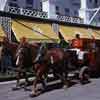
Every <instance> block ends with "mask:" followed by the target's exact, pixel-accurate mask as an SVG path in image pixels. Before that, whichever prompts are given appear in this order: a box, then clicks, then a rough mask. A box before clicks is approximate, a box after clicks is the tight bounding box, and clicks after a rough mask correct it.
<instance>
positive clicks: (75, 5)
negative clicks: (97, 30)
mask: <svg viewBox="0 0 100 100" xmlns="http://www.w3.org/2000/svg"><path fill="white" fill-rule="evenodd" d="M42 3H43V6H42V9H43V11H46V12H48V16H49V18H51V19H56V18H57V15H65V16H72V17H81V18H83V19H84V23H85V24H88V22H89V20H90V19H91V17H92V16H93V14H94V13H95V12H94V11H86V9H89V8H90V9H93V8H97V7H99V6H100V0H42ZM83 9H84V10H83ZM93 20H94V21H95V23H96V22H100V17H99V14H97V16H96V17H95V18H94V19H93Z"/></svg>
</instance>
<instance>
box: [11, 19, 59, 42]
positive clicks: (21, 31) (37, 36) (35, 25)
mask: <svg viewBox="0 0 100 100" xmlns="http://www.w3.org/2000/svg"><path fill="white" fill-rule="evenodd" d="M12 31H13V32H14V35H15V37H16V39H17V40H18V41H19V40H20V39H21V38H22V37H25V38H27V39H28V41H30V42H49V43H50V42H58V41H59V38H58V35H57V34H56V33H54V32H53V30H52V25H51V24H48V23H43V22H35V21H26V20H12Z"/></svg>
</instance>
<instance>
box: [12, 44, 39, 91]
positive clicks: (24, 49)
mask: <svg viewBox="0 0 100 100" xmlns="http://www.w3.org/2000/svg"><path fill="white" fill-rule="evenodd" d="M36 54H37V46H34V45H33V46H32V45H30V44H28V45H27V46H21V47H20V48H19V49H18V50H17V52H16V67H17V68H16V79H17V83H16V87H15V88H13V89H14V90H16V89H19V88H20V79H21V78H22V77H24V78H25V81H26V82H25V88H26V85H27V83H28V82H29V81H28V77H27V71H28V70H29V69H30V67H32V66H33V60H34V59H35V57H36Z"/></svg>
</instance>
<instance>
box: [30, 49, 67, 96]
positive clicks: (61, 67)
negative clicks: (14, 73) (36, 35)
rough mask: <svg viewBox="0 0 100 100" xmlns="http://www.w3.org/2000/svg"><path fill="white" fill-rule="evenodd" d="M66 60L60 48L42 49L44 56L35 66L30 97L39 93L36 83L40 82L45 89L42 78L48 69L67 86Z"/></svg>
mask: <svg viewBox="0 0 100 100" xmlns="http://www.w3.org/2000/svg"><path fill="white" fill-rule="evenodd" d="M66 58H67V56H66V55H65V53H64V51H63V49H61V48H51V49H47V48H46V49H44V54H43V56H42V60H41V61H39V62H37V63H36V64H35V69H36V79H35V80H34V82H33V89H32V94H31V96H32V97H33V96H37V95H39V93H40V92H38V88H37V82H38V80H42V84H43V87H44V89H45V83H44V80H43V77H44V75H45V73H46V72H48V69H49V68H51V69H52V70H53V74H54V76H56V77H59V78H60V79H61V81H62V82H63V83H64V84H66V85H68V80H66V78H67V77H66V76H67V66H66V61H67V60H66Z"/></svg>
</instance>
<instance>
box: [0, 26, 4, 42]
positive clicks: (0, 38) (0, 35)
mask: <svg viewBox="0 0 100 100" xmlns="http://www.w3.org/2000/svg"><path fill="white" fill-rule="evenodd" d="M4 36H5V33H4V31H3V29H2V26H1V25H0V41H3V37H4Z"/></svg>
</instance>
